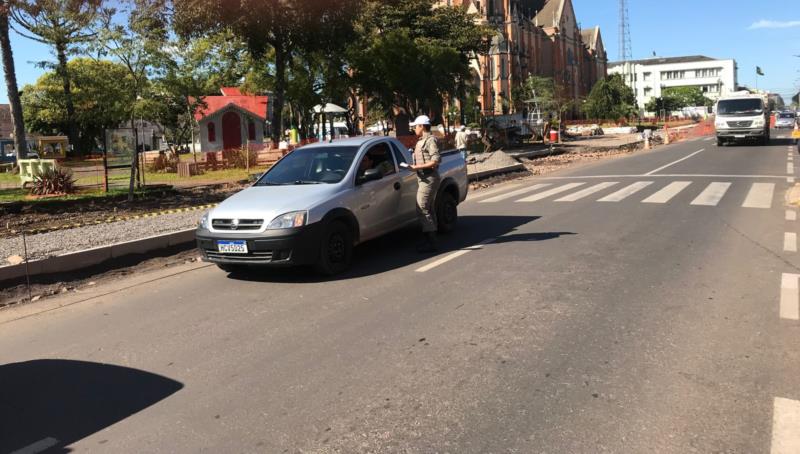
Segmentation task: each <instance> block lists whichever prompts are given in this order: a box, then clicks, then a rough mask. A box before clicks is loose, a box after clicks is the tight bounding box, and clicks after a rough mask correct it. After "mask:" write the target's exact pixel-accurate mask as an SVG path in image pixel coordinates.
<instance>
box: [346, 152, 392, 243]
mask: <svg viewBox="0 0 800 454" xmlns="http://www.w3.org/2000/svg"><path fill="white" fill-rule="evenodd" d="M372 168H377V169H379V170H380V171H381V174H382V175H383V178H381V179H380V180H376V181H370V182H366V183H360V182H359V176H361V175H363V174H364V172H365V171H366V170H368V169H372ZM355 185H356V186H355V193H356V201H357V204H356V210H357V213H356V217H358V220H359V224H360V226H361V238H362V239H369V238H374V237H376V236H379V235H381V234H383V233H385V232H387V231H389V230H392V229H393V228H394V226H395V225H396V223H397V217H398V212H399V209H400V198H401V194H402V192H401V189H402V184H401V182H400V175H399V174H398V172H397V165H396V164H395V162H394V158H393V157H392V152H391V149H390V147H389V144H388V142H386V141H382V142H380V143H377V144H375V145H372V146H371V147H370V148H369V149H368V150H367V151H366V153H364V155H363V156H362V157H361V160H360V161H359V163H358V167H357V168H356V181H355Z"/></svg>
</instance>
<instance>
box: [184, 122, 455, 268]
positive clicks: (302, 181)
mask: <svg viewBox="0 0 800 454" xmlns="http://www.w3.org/2000/svg"><path fill="white" fill-rule="evenodd" d="M411 155H412V154H411V151H410V150H407V149H405V147H403V145H402V144H401V143H400V142H399V141H397V140H396V139H394V138H391V137H358V138H350V139H343V140H336V141H333V142H323V143H315V144H311V145H307V146H304V147H300V148H298V149H296V150H294V151H292V152H291V153H289V154H288V155H286V156H285V157H284V158H282V159H281V160H280V161H278V162H277V163H276V164H275V165H274V166H272V168H270V170H269V171H267V172H266V173H265V174H264V175H262V176H261V178H259V179H258V181H257V182H256V183H255V184H254V185H253V186H251V187H249V188H247V189H245V190H243V191H241V192H239V193H237V194H235V195H233V196H232V197H230V198H228V199H227V200H225V201H223V202H222V203H221V204H220V205H219V206H217V207H216V208H214V209H213V210H211V211H210V212H209V213H208V214H206V215H205V216H203V218H202V219H201V220H200V223H199V226H198V228H197V246H198V247H199V248H200V250H201V251H202V253H203V255H204V257H205V259H206V260H207V261H209V262H213V263H216V264H217V265H218V266H219V267H220V268H221V269H223V270H225V271H229V272H230V271H235V270H236V269H239V268H241V267H243V266H247V265H262V266H286V265H307V264H313V265H316V267H317V269H318V270H319V271H321V272H322V273H325V274H336V273H339V272H341V271H344V270H345V269H346V268H347V267H348V266H349V265H350V262H351V259H352V252H353V247H354V246H355V245H356V244H358V243H362V242H364V241H367V240H369V239H372V238H376V237H379V236H381V235H384V234H386V233H389V232H391V231H394V230H397V229H400V228H403V227H405V226H409V225H412V224H415V223H417V222H418V221H417V212H416V194H417V177H416V174H415V173H414V172H412V171H410V170H408V169H406V168H404V167H402V166H401V165H400V164H401V163H409V162H411ZM439 173H440V174H441V177H442V184H441V186H440V187H439V191H438V193H437V196H436V202H435V206H436V213H437V216H438V221H439V230H440V231H441V232H443V233H446V232H450V231H453V230H454V229H455V228H456V223H457V219H458V209H457V206H458V204H459V203H460V202H462V201H464V199H465V198H466V196H467V169H466V162H465V161H464V157H463V156H462V155H461V153H458V151H457V150H452V151H449V152H444V153H442V163H441V164H440V166H439Z"/></svg>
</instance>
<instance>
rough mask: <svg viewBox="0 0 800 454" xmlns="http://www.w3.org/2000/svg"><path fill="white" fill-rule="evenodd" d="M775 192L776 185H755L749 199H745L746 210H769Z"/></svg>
mask: <svg viewBox="0 0 800 454" xmlns="http://www.w3.org/2000/svg"><path fill="white" fill-rule="evenodd" d="M774 191H775V184H774V183H753V186H751V187H750V192H748V193H747V198H745V199H744V203H743V204H742V207H744V208H769V207H771V206H772V193H773V192H774Z"/></svg>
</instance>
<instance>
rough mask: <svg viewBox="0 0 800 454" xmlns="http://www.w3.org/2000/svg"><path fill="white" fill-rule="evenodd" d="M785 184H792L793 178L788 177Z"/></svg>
mask: <svg viewBox="0 0 800 454" xmlns="http://www.w3.org/2000/svg"><path fill="white" fill-rule="evenodd" d="M786 182H787V183H794V177H789V178H787V179H786Z"/></svg>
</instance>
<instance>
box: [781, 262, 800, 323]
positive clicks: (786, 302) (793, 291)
mask: <svg viewBox="0 0 800 454" xmlns="http://www.w3.org/2000/svg"><path fill="white" fill-rule="evenodd" d="M798 278H800V275H798V274H791V273H783V274H782V275H781V305H780V316H781V318H782V319H785V320H800V295H799V294H798Z"/></svg>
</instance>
